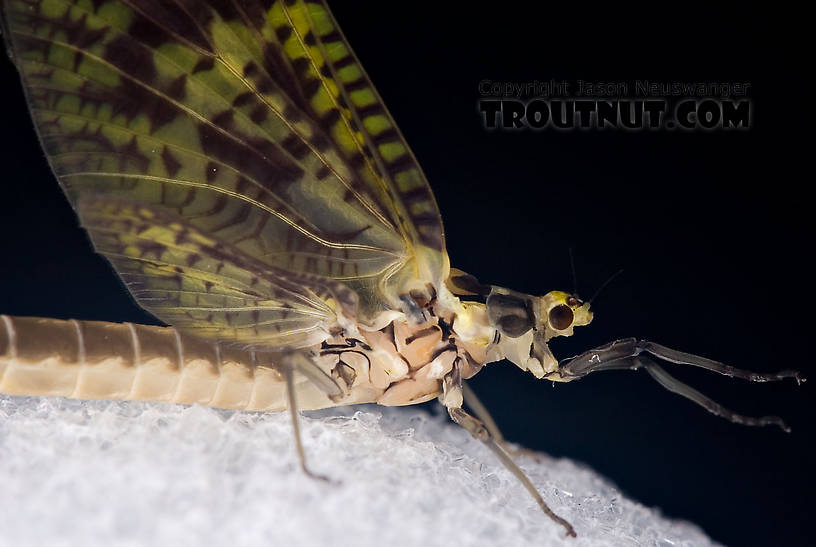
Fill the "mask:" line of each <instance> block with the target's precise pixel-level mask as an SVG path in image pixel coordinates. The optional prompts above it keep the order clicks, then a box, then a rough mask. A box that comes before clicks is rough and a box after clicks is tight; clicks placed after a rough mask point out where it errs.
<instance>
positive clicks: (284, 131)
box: [2, 0, 413, 345]
mask: <svg viewBox="0 0 816 547" xmlns="http://www.w3.org/2000/svg"><path fill="white" fill-rule="evenodd" d="M276 9H278V10H280V11H281V12H282V11H283V10H284V7H283V6H282V5H281V4H280V3H278V2H238V1H235V2H231V1H228V0H222V1H213V2H201V1H197V0H178V1H160V0H138V1H136V0H132V1H108V2H105V1H103V0H95V1H90V0H88V1H80V0H75V1H67V0H34V1H29V0H4V3H3V13H2V17H3V26H4V29H5V32H4V34H5V38H6V41H7V47H8V48H9V51H10V54H11V56H12V59H13V60H14V62H15V64H16V65H17V67H18V68H19V70H20V73H21V74H22V77H23V82H24V87H25V90H26V95H27V98H28V102H29V106H30V108H31V111H32V116H33V118H34V121H35V124H36V126H37V128H38V131H39V134H40V139H41V141H42V144H43V147H44V149H45V151H46V153H47V155H48V158H49V161H50V163H51V166H52V168H53V170H54V172H55V174H56V175H57V177H58V179H59V180H60V183H61V185H62V187H63V189H64V190H65V192H66V193H67V195H68V196H69V198H70V199H71V201H72V203H73V204H74V206H75V208H76V209H77V211H78V213H79V215H80V218H81V220H82V222H83V225H85V226H86V227H87V228H88V230H89V232H90V234H91V237H92V239H93V240H94V244H95V246H96V248H97V249H98V250H99V251H100V252H101V253H103V254H105V255H106V256H107V257H108V258H109V259H110V260H111V262H112V263H113V264H114V266H115V268H116V269H117V271H118V272H119V273H120V275H122V277H123V278H124V280H125V282H126V283H128V287H129V289H130V290H131V292H132V293H133V295H134V296H135V297H136V298H137V300H138V301H139V303H140V304H141V305H142V306H144V307H145V308H146V309H148V310H149V311H151V312H153V313H154V314H155V315H156V316H157V317H159V318H160V319H162V320H165V321H167V322H168V323H171V324H173V325H175V326H177V327H180V328H183V329H188V330H192V331H197V332H198V333H209V334H211V335H212V336H215V337H221V336H224V333H226V332H229V330H230V329H233V328H238V327H236V325H235V324H234V321H235V319H236V317H239V316H240V321H239V322H240V327H241V328H244V329H245V330H244V331H243V334H242V335H237V334H236V336H238V338H239V339H241V340H242V341H244V342H245V343H246V344H248V345H252V344H256V345H258V344H260V345H263V344H266V343H267V342H268V341H269V340H281V341H285V344H287V345H289V344H290V343H291V342H292V340H295V339H297V335H298V334H299V333H305V332H310V331H312V330H314V329H318V328H324V329H325V328H327V324H326V321H328V319H327V317H328V316H329V315H331V314H330V313H329V312H327V309H328V308H327V304H328V307H329V308H331V309H334V310H335V311H337V310H338V309H340V308H343V310H344V313H347V314H354V313H356V311H355V310H354V309H348V306H351V307H352V308H354V306H355V304H354V303H355V302H356V301H357V295H361V296H362V298H361V299H360V301H361V302H362V304H361V305H362V309H361V310H360V312H361V313H363V314H364V315H369V316H370V315H373V314H374V313H375V312H377V311H378V310H381V309H383V308H385V307H387V305H388V302H393V301H394V295H389V294H383V293H384V291H383V287H386V286H387V284H386V283H384V282H383V280H384V279H393V278H396V277H398V276H395V272H397V271H400V270H405V271H408V270H407V269H406V268H405V265H406V264H409V263H410V262H411V261H412V260H413V259H412V251H411V247H412V240H411V239H410V237H408V236H406V234H405V229H404V224H403V221H402V220H401V216H400V213H399V211H398V210H397V209H395V206H394V204H393V202H392V197H393V196H392V194H393V192H392V191H390V190H389V188H390V187H388V186H387V185H383V184H381V183H377V184H375V183H374V182H376V181H373V180H368V179H365V178H364V175H363V174H362V172H361V170H360V169H359V166H355V165H354V164H353V162H352V163H350V162H349V154H348V152H347V151H346V150H344V149H343V147H342V139H338V138H337V136H336V135H334V134H333V133H332V131H331V124H329V125H326V124H325V123H323V122H321V121H317V120H316V119H315V112H316V111H315V110H314V108H313V105H312V102H313V101H312V99H313V95H312V94H310V92H309V89H308V88H306V87H304V86H303V85H302V80H301V79H298V78H296V77H295V76H296V75H297V74H298V73H299V70H302V67H301V66H298V64H297V63H295V62H293V59H294V57H293V56H292V55H291V54H290V53H287V51H286V46H285V44H286V40H285V36H283V34H284V33H282V32H280V30H277V31H276V30H275V29H274V28H273V24H272V22H271V21H274V20H275V19H274V17H273V15H274V11H275V10H276ZM287 9H288V7H287ZM259 21H260V22H259ZM321 47H322V46H321ZM324 121H325V120H324ZM378 184H379V185H378ZM126 213H127V214H126ZM117 215H119V217H117ZM134 215H135V217H139V216H141V217H142V218H140V219H139V218H130V217H134ZM124 216H128V218H130V221H128V222H124V221H123V218H124ZM120 217H121V218H120ZM145 217H150V218H152V219H153V220H152V221H150V220H149V219H148V218H145ZM173 234H175V235H173ZM192 235H195V236H196V237H191V236H192ZM174 237H175V238H176V239H173V238H174ZM227 267H230V268H232V267H235V268H238V269H239V270H241V271H242V274H241V276H239V277H240V278H241V280H242V281H241V282H240V283H237V284H236V279H235V277H234V276H228V275H226V274H225V273H224V272H225V271H226V268H227ZM171 272H172V273H171ZM202 272H203V273H202ZM202 276H204V277H202ZM245 277H246V279H249V280H250V281H251V280H252V279H257V280H258V282H257V284H256V286H254V287H252V291H250V292H246V291H245V289H246V287H245V284H246V283H245V282H246V279H244V278H245ZM261 280H263V282H262V281H261ZM292 287H301V288H302V289H303V291H298V290H293V291H289V292H287V290H288V289H291V288H292ZM282 288H283V289H287V290H281V289H282ZM233 290H238V291H239V292H240V293H241V294H243V295H244V296H236V295H235V294H233V293H231V292H230V291H233ZM214 291H215V292H214ZM219 291H220V292H219ZM224 291H226V292H227V293H228V294H221V293H222V292H224ZM293 294H297V298H295V297H294V296H293ZM173 295H176V296H175V297H173ZM216 295H217V297H215V296H216ZM330 295H334V296H330ZM210 296H213V297H214V298H210ZM222 297H223V298H222ZM230 298H238V300H230ZM242 298H245V299H246V300H240V299H242ZM304 299H305V300H307V301H309V300H310V299H311V301H309V302H308V303H307V304H306V308H310V309H313V310H318V311H317V312H315V313H314V314H313V315H312V319H311V320H308V319H303V317H298V318H297V319H295V318H293V316H291V315H287V317H286V318H284V319H286V320H285V321H283V320H282V321H277V319H279V318H278V316H277V315H275V314H277V313H279V312H280V313H284V310H282V309H279V308H282V307H285V306H286V305H289V306H291V307H292V308H296V307H298V306H303V305H304ZM327 299H333V301H331V302H330V301H329V300H327ZM190 302H193V303H194V305H192V306H190V305H188V304H189V303H190ZM168 303H169V304H168ZM267 305H268V306H269V307H270V308H272V309H271V310H267V311H268V313H269V314H268V315H265V313H266V311H265V308H266V307H267ZM190 308H195V309H190ZM211 312H212V313H211ZM255 312H258V315H257V316H256V315H255ZM262 312H263V313H262ZM285 313H287V314H289V313H291V312H288V311H287V312H285ZM235 314H238V315H235ZM289 334H291V335H292V337H290V338H287V336H288V335H289ZM230 336H232V335H230ZM307 338H308V337H307ZM280 343H284V342H280ZM277 344H278V342H277V341H274V342H273V343H272V345H277Z"/></svg>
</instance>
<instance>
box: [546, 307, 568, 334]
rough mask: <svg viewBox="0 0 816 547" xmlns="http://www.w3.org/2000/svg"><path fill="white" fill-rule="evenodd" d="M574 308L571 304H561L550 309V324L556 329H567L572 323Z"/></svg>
mask: <svg viewBox="0 0 816 547" xmlns="http://www.w3.org/2000/svg"><path fill="white" fill-rule="evenodd" d="M572 317H573V316H572V310H571V309H570V307H569V306H565V305H564V304H559V305H558V306H556V307H554V308H553V309H551V310H550V325H552V326H553V328H554V329H556V330H565V329H568V328H569V326H570V325H572Z"/></svg>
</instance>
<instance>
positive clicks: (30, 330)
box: [0, 315, 363, 410]
mask: <svg viewBox="0 0 816 547" xmlns="http://www.w3.org/2000/svg"><path fill="white" fill-rule="evenodd" d="M276 368H277V367H276V365H275V364H274V363H272V362H268V363H267V362H263V359H259V358H256V355H255V354H254V353H252V352H248V351H240V350H233V349H228V348H223V347H218V346H216V344H213V343H209V342H204V341H201V340H199V339H196V338H192V337H189V336H186V335H184V334H181V333H179V332H178V331H177V330H176V329H174V328H170V327H150V326H145V325H134V324H131V323H108V322H102V321H77V320H69V321H63V320H59V319H44V318H39V317H11V316H8V315H0V393H7V394H12V395H51V396H61V397H73V398H78V399H131V400H149V401H168V402H173V403H184V404H193V403H198V404H203V405H208V406H215V407H220V408H236V409H245V410H283V409H285V408H286V407H287V402H286V401H287V399H286V382H285V381H284V379H283V376H282V374H281V373H280V372H278V370H276ZM296 390H297V396H298V406H299V407H300V408H301V409H310V408H324V407H328V406H333V405H334V403H333V402H332V401H331V400H330V399H329V398H328V397H326V395H325V394H324V393H322V392H320V391H319V390H317V388H315V387H314V386H313V385H312V384H310V383H309V382H307V381H305V379H301V381H299V382H298V383H297V385H296ZM358 402H363V401H358Z"/></svg>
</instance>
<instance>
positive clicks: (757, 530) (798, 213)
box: [0, 2, 814, 545]
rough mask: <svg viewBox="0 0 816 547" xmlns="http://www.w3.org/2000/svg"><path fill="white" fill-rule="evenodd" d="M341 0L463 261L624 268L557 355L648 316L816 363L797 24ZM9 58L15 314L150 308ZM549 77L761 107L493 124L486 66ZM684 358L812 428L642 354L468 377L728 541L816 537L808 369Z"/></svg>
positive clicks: (7, 218)
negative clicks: (791, 374) (664, 88)
mask: <svg viewBox="0 0 816 547" xmlns="http://www.w3.org/2000/svg"><path fill="white" fill-rule="evenodd" d="M536 5H538V4H537V3H536ZM395 10H396V11H395ZM335 14H336V16H337V18H338V20H339V22H340V24H341V27H342V28H343V29H344V31H345V33H346V35H347V37H348V38H349V40H350V42H351V43H352V45H353V46H354V47H355V49H356V51H357V53H358V55H359V57H360V58H361V60H362V62H363V64H364V66H365V67H366V69H367V70H368V72H369V74H370V76H371V77H372V80H373V81H374V82H375V83H376V84H377V86H378V89H379V91H380V93H381V94H382V96H383V98H384V99H385V101H386V103H387V104H388V106H389V107H390V109H391V111H392V113H393V115H394V117H395V119H396V120H397V122H398V123H399V124H400V127H401V129H402V130H403V133H404V134H405V136H406V139H407V140H408V142H409V143H410V144H411V146H412V147H413V149H414V152H415V153H416V155H417V157H418V158H419V160H420V162H421V163H422V165H423V167H424V169H425V172H426V174H427V176H428V178H429V180H430V181H431V185H432V186H433V188H434V191H435V193H436V196H437V199H438V201H439V206H440V209H441V210H442V214H443V218H444V220H445V227H446V237H447V244H448V251H449V254H450V256H451V262H452V264H453V265H455V266H457V267H459V268H461V269H463V270H465V271H468V272H470V273H473V274H474V275H476V276H478V277H479V279H480V280H481V281H483V282H486V283H494V284H498V285H503V286H507V287H511V288H514V289H516V290H520V291H525V292H529V293H533V294H543V293H544V292H547V291H549V290H553V289H563V290H571V289H572V285H573V282H572V277H571V274H570V266H569V249H570V248H572V249H573V252H574V255H575V266H576V270H577V274H578V289H579V293H580V294H581V295H582V296H584V297H588V296H590V294H591V293H592V292H593V291H594V289H596V288H597V287H598V286H599V285H600V284H601V283H602V282H603V281H604V280H605V279H606V278H607V277H608V276H609V275H611V274H612V273H614V272H615V271H616V270H618V269H619V268H623V269H624V270H625V272H624V274H623V275H622V276H620V277H619V278H617V279H616V280H615V281H614V282H613V283H612V284H611V285H610V286H609V287H608V288H607V289H606V291H605V292H604V294H603V296H602V297H601V298H599V300H598V301H597V305H596V306H595V312H596V319H595V321H594V322H593V324H592V325H590V326H589V327H586V328H582V329H579V330H578V332H577V333H576V336H574V337H572V338H570V339H561V340H557V341H555V342H554V343H553V344H552V347H553V350H554V351H555V353H556V355H557V356H559V357H565V356H569V355H572V354H575V353H578V352H580V351H582V350H584V349H587V348H589V347H594V346H596V345H600V344H602V343H604V342H607V341H609V340H612V339H614V338H620V337H626V336H637V337H642V338H647V339H651V340H654V341H658V342H661V343H663V344H666V345H668V346H671V347H675V348H678V349H682V350H685V351H689V352H694V353H698V354H701V355H706V356H709V357H712V358H716V359H720V360H723V361H727V362H728V363H730V364H733V365H736V366H740V367H743V368H750V369H755V370H777V369H781V368H799V369H801V370H803V371H805V373H806V374H807V373H808V372H810V373H811V374H810V375H812V370H813V364H812V361H813V359H812V355H811V353H810V351H809V350H810V346H811V344H810V340H811V337H810V326H811V323H812V321H811V319H810V315H809V314H810V313H811V310H812V303H813V298H812V296H811V294H812V292H813V290H814V287H813V284H812V283H811V279H812V276H811V275H810V271H811V270H810V268H809V265H808V262H809V259H810V256H809V255H810V254H811V248H812V236H813V232H812V228H811V227H812V221H811V219H810V217H809V214H810V209H811V208H810V204H809V202H808V201H807V200H806V197H805V190H804V187H805V185H806V184H810V183H811V182H812V179H813V175H812V169H811V170H808V169H809V168H810V167H811V165H812V159H811V156H810V154H812V144H813V143H812V138H810V139H809V140H806V139H805V138H804V135H805V132H804V130H803V129H802V128H805V127H806V126H807V125H808V124H810V125H811V126H812V117H811V118H810V119H806V118H805V115H806V112H808V110H807V109H806V106H805V103H804V102H802V100H801V99H800V98H801V97H802V96H803V95H802V91H803V90H804V89H805V87H804V85H805V82H804V77H803V75H802V74H801V72H802V71H804V70H805V67H808V68H807V69H808V70H809V66H810V63H806V62H805V61H804V60H802V59H800V58H799V56H800V55H801V52H802V50H803V49H804V48H802V47H800V46H801V44H796V43H793V41H792V40H794V39H795V37H796V36H797V35H798V33H797V32H796V31H795V30H793V29H791V28H786V29H783V34H782V35H778V34H774V33H773V32H772V29H771V28H770V26H771V24H770V22H769V20H768V15H767V14H766V13H762V14H760V13H751V12H749V11H745V8H740V9H739V10H737V9H732V10H729V12H728V13H725V14H718V13H713V12H712V11H711V9H710V8H707V9H706V10H695V9H693V8H691V7H688V6H685V5H684V12H683V13H671V14H657V13H653V12H650V11H639V10H636V9H635V8H631V11H627V10H624V9H623V8H617V9H615V10H609V11H598V10H596V9H594V8H590V7H589V6H587V5H584V4H582V5H581V6H580V7H575V8H554V7H553V6H550V5H539V7H537V8H535V7H533V4H532V3H531V5H529V6H523V5H521V4H519V3H515V2H504V3H494V6H493V10H492V11H487V10H484V9H481V8H480V9H477V8H474V7H473V4H469V3H461V4H460V3H456V4H446V5H445V7H442V8H440V6H439V5H437V4H436V3H391V2H387V3H385V2H366V3H345V4H343V5H338V6H336V7H335ZM793 17H794V18H795V16H793ZM777 30H778V29H777ZM0 70H1V71H2V73H1V74H2V80H0V81H2V89H3V93H4V95H5V102H4V108H3V109H2V121H3V123H2V127H1V129H0V130H2V138H3V146H2V158H3V170H2V172H0V173H2V174H0V185H2V193H0V215H2V216H1V217H0V234H2V236H0V263H1V264H2V267H0V312H2V313H10V314H17V315H42V316H52V317H59V318H67V317H77V318H83V319H99V320H111V321H140V322H150V321H151V319H150V318H149V316H147V315H146V314H145V313H144V312H141V311H140V310H139V309H138V308H137V306H136V305H135V304H134V303H133V302H132V301H131V300H130V298H129V297H128V296H127V294H126V293H125V291H124V289H123V288H122V287H121V286H120V284H119V282H118V281H117V279H116V277H115V276H114V274H113V273H112V271H111V269H110V268H109V267H108V266H107V264H106V263H105V262H104V261H103V260H102V259H101V258H99V257H97V256H95V255H94V254H93V253H92V251H91V249H90V244H89V242H88V241H87V239H86V237H85V235H84V234H83V233H82V232H81V231H80V229H79V228H78V224H77V221H76V219H75V218H74V215H73V213H72V211H71V210H70V207H69V206H68V204H67V202H66V201H65V199H64V198H63V196H62V194H61V193H60V191H59V188H58V186H57V184H56V182H55V181H54V180H53V178H52V176H51V175H50V173H49V171H48V168H47V166H46V163H45V160H44V158H43V156H42V153H41V152H40V149H39V146H38V143H37V141H36V137H35V135H34V132H33V129H32V126H31V124H30V122H29V120H28V115H27V113H26V110H25V106H24V101H23V97H22V92H21V90H20V88H19V85H18V82H17V79H16V75H15V73H14V71H13V68H12V67H11V64H10V63H9V62H7V61H5V60H3V61H2V62H0ZM550 78H555V79H568V80H570V79H573V80H574V79H577V78H581V79H584V80H593V81H633V80H635V79H652V80H679V81H718V82H750V83H751V86H752V88H751V90H752V93H751V97H752V100H753V108H754V125H753V128H752V129H750V130H749V131H731V132H723V131H718V132H717V131H715V132H702V131H697V132H683V131H675V132H670V131H662V132H649V131H642V132H626V131H617V130H606V131H593V132H584V131H568V132H563V131H562V132H557V131H552V130H550V131H543V132H534V131H530V130H527V131H517V132H496V131H494V132H488V131H486V130H484V129H483V127H482V123H481V119H480V116H479V114H478V111H477V100H478V98H479V95H478V89H477V86H478V83H479V81H481V80H483V79H491V80H496V81H504V80H507V81H517V82H525V81H529V80H539V81H546V80H549V79H550ZM811 137H812V132H811ZM670 371H672V372H673V373H675V374H676V375H677V376H679V377H681V378H682V379H684V380H686V381H690V382H692V383H693V384H694V385H695V386H696V387H698V388H700V389H701V390H702V391H704V392H705V393H707V394H709V395H712V396H715V398H716V399H717V400H718V401H720V402H722V403H724V404H725V405H726V406H729V407H731V408H734V409H736V410H738V411H742V412H744V413H747V414H751V415H762V414H779V415H781V416H783V417H785V418H786V419H787V420H788V421H789V423H790V424H791V425H792V426H793V429H794V432H793V433H792V434H791V435H786V434H784V433H782V432H780V431H779V430H777V429H772V428H764V429H756V428H746V427H741V426H737V425H733V424H730V423H727V422H725V421H724V420H721V419H718V418H716V417H713V416H712V415H710V414H708V413H706V412H705V411H704V410H702V409H701V408H699V407H697V406H695V405H693V404H691V403H690V402H688V401H686V400H685V399H681V398H680V397H677V396H675V395H672V394H670V393H668V392H666V391H664V390H663V389H662V388H660V387H659V386H658V385H657V384H656V383H654V382H653V381H651V380H650V379H649V378H648V376H647V375H646V374H645V373H643V372H634V373H632V372H614V373H613V372H610V373H605V374H597V375H593V376H590V377H589V378H586V379H583V380H581V381H580V382H576V383H572V384H567V385H556V386H555V388H553V387H552V386H551V385H550V383H548V382H538V381H536V380H535V379H534V378H533V377H532V376H531V375H529V374H527V373H522V372H521V371H520V370H518V369H517V368H516V367H515V366H513V365H512V364H509V363H496V364H493V365H491V366H489V367H487V369H486V370H484V371H483V372H482V373H480V375H479V376H477V377H476V378H475V379H474V382H473V385H474V387H475V389H476V390H477V392H478V393H479V394H480V396H481V397H482V399H483V401H484V402H485V403H486V404H487V406H488V408H490V409H491V410H492V412H493V414H494V417H495V418H496V419H497V421H498V423H499V424H500V426H501V427H502V428H503V429H504V432H505V434H506V436H507V437H508V438H509V439H511V440H514V441H517V442H520V443H522V444H524V445H526V446H529V447H532V448H535V449H538V450H542V451H546V452H548V453H550V454H553V455H555V456H563V457H568V458H572V459H575V460H579V461H583V462H586V463H587V464H588V465H590V466H591V467H593V468H594V469H596V470H598V471H599V472H600V473H602V474H604V475H606V476H607V477H609V478H610V479H611V480H613V481H614V482H615V483H616V484H617V485H618V486H619V487H620V488H621V489H622V490H623V491H624V492H625V493H626V494H627V495H628V496H631V497H633V498H634V499H636V500H638V501H640V502H642V503H644V504H646V505H650V506H659V507H660V508H661V509H662V510H663V511H664V513H665V514H666V515H668V516H671V517H679V518H684V519H688V520H691V521H693V522H695V523H697V524H699V525H700V526H702V527H703V528H704V529H705V531H706V532H707V533H708V534H710V535H711V537H712V538H713V539H715V540H718V541H721V542H724V543H726V544H730V545H801V544H806V543H807V541H806V538H807V537H808V536H809V534H808V528H807V526H808V525H809V524H810V522H809V520H810V518H811V517H810V514H809V509H810V507H811V506H812V494H813V489H812V483H813V481H812V479H813V473H812V471H811V466H810V462H811V460H812V459H813V456H812V452H811V438H812V433H813V426H812V424H813V415H814V411H813V405H812V404H811V403H810V401H811V400H812V397H813V390H812V389H813V388H812V382H811V383H808V384H804V385H802V386H800V387H796V385H795V384H794V383H793V382H784V383H782V384H764V385H749V384H745V383H743V382H739V381H737V380H728V379H726V378H722V377H717V376H715V375H712V374H707V373H703V372H701V371H697V370H684V369H682V368H678V367H672V368H671V369H670ZM542 518H543V517H542ZM579 532H580V531H579Z"/></svg>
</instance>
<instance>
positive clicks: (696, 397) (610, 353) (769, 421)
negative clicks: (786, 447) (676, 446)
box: [551, 338, 805, 432]
mask: <svg viewBox="0 0 816 547" xmlns="http://www.w3.org/2000/svg"><path fill="white" fill-rule="evenodd" d="M645 354H650V355H653V356H654V357H657V358H659V359H663V360H664V361H668V362H670V363H675V364H680V365H692V366H696V367H700V368H704V369H706V370H710V371H713V372H717V373H719V374H722V375H724V376H729V377H732V378H740V379H743V380H748V381H751V382H774V381H779V380H783V379H785V378H793V379H795V380H796V382H797V383H801V382H804V381H805V378H804V377H803V376H802V375H801V373H800V372H798V371H795V370H783V371H780V372H775V373H759V372H752V371H750V370H743V369H738V368H735V367H732V366H729V365H726V364H723V363H720V362H719V361H714V360H712V359H706V358H705V357H700V356H699V355H692V354H690V353H685V352H682V351H677V350H673V349H671V348H667V347H666V346H662V345H660V344H655V343H654V342H649V341H647V340H637V339H635V338H625V339H623V340H616V341H614V342H611V343H609V344H606V345H604V346H601V347H599V348H596V349H593V350H589V351H586V352H584V353H582V354H581V355H578V356H577V357H573V358H572V359H569V360H567V361H566V362H564V363H563V364H561V365H559V367H558V370H556V371H555V372H553V373H552V374H551V376H552V377H553V378H557V379H560V380H562V381H570V380H575V379H578V378H581V377H583V376H586V375H587V374H590V373H592V372H598V371H601V370H620V369H630V370H635V369H638V368H645V369H646V371H647V372H648V373H649V374H650V375H651V377H652V378H654V379H655V380H656V381H657V382H658V383H659V384H660V385H662V386H663V387H665V388H666V389H668V390H669V391H671V392H673V393H677V394H678V395H682V396H683V397H685V398H687V399H689V400H691V401H693V402H695V403H697V404H698V405H700V406H702V407H703V408H705V409H706V410H708V411H709V412H711V413H713V414H716V415H717V416H720V417H722V418H725V419H726V420H729V421H731V422H734V423H738V424H742V425H752V426H763V425H776V426H779V427H780V428H781V429H782V430H783V431H786V432H790V428H789V427H788V426H787V425H786V424H785V422H783V421H782V419H781V418H778V417H776V416H764V417H761V418H752V417H749V416H743V415H742V414H737V413H736V412H733V411H731V410H729V409H727V408H725V407H723V406H722V405H720V404H719V403H716V402H714V401H713V400H711V399H709V398H708V397H706V396H705V395H703V394H702V393H700V392H699V391H697V390H696V389H694V388H692V387H691V386H688V385H686V384H684V383H683V382H681V381H679V380H677V379H676V378H674V377H672V376H671V375H670V374H669V373H668V372H666V371H665V370H663V369H662V368H661V367H660V366H658V365H657V364H656V363H655V362H654V361H653V360H652V359H650V358H649V357H647V355H645Z"/></svg>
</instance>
